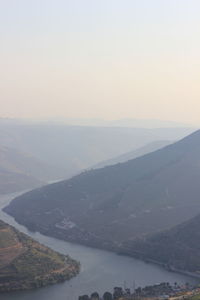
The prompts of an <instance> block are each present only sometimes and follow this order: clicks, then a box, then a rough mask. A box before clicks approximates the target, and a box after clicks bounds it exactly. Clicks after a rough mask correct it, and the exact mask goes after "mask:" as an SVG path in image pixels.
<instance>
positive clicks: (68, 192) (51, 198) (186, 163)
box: [5, 130, 200, 250]
mask: <svg viewBox="0 0 200 300" xmlns="http://www.w3.org/2000/svg"><path fill="white" fill-rule="evenodd" d="M199 178H200V130H199V131H196V132H194V133H193V134H191V135H189V136H187V137H186V138H184V139H182V140H180V141H178V142H176V143H174V144H172V145H169V146H166V147H165V148H162V149H160V150H157V151H155V152H152V153H149V154H147V155H144V156H142V157H139V158H136V159H133V160H130V161H128V162H125V163H121V164H117V165H113V166H109V167H105V168H102V169H96V170H91V171H86V172H83V173H82V174H80V175H78V176H75V177H73V178H71V179H69V180H66V181H62V182H59V183H55V184H52V185H49V186H45V187H43V188H40V189H37V190H34V191H31V192H29V193H26V194H24V195H22V196H20V197H18V198H16V199H14V201H12V202H11V204H10V205H9V206H8V207H7V208H5V211H6V212H7V213H9V214H11V215H12V216H14V217H15V219H16V220H17V221H18V222H19V223H22V224H24V225H26V226H27V227H28V228H29V229H31V230H37V231H40V232H42V233H44V234H48V235H51V236H56V237H58V238H62V239H66V240H69V241H74V242H79V243H82V244H87V245H90V246H95V247H101V248H107V249H111V250H118V249H120V247H121V245H123V243H124V242H125V241H126V240H129V239H134V238H137V237H141V236H142V235H146V234H151V233H154V232H156V231H158V230H162V229H166V228H169V227H171V226H175V225H178V224H180V223H182V222H184V221H186V220H189V219H190V218H192V217H194V216H195V215H197V214H198V213H200V202H199V195H200V185H199Z"/></svg>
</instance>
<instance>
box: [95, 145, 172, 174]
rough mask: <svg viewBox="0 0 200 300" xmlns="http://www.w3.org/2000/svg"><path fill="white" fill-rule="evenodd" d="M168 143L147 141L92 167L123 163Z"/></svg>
mask: <svg viewBox="0 0 200 300" xmlns="http://www.w3.org/2000/svg"><path fill="white" fill-rule="evenodd" d="M169 144H171V143H170V142H169V141H155V142H152V143H149V144H147V145H145V146H143V147H141V148H139V149H136V150H133V151H130V152H128V153H124V154H122V155H119V156H117V157H114V158H111V159H108V160H105V161H103V162H100V163H98V164H97V165H95V166H93V168H94V169H96V168H103V167H105V166H111V165H115V164H118V163H123V162H126V161H128V160H131V159H134V158H137V157H139V156H143V155H145V154H147V153H150V152H154V151H156V150H158V149H161V148H164V147H165V146H167V145H169Z"/></svg>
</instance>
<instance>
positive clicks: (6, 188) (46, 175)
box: [0, 146, 64, 194]
mask: <svg viewBox="0 0 200 300" xmlns="http://www.w3.org/2000/svg"><path fill="white" fill-rule="evenodd" d="M63 173H64V171H63V170H62V169H59V168H56V167H51V166H49V165H48V164H46V163H44V162H42V161H40V160H39V159H36V158H35V157H33V156H32V155H30V154H28V153H24V152H21V151H19V150H16V149H12V148H9V147H5V146H0V194H5V193H12V192H18V191H21V190H25V189H31V188H32V189H33V188H36V187H38V186H41V185H44V184H45V183H47V182H48V181H50V180H55V179H58V178H62V175H61V174H63Z"/></svg>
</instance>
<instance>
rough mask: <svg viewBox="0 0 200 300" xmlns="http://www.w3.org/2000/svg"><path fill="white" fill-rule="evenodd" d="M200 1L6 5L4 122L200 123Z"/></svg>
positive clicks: (0, 78) (1, 69) (0, 96)
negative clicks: (8, 119) (54, 119)
mask: <svg viewBox="0 0 200 300" xmlns="http://www.w3.org/2000/svg"><path fill="white" fill-rule="evenodd" d="M199 16H200V1H199V0H0V107H1V109H0V116H1V117H15V118H16V117H17V118H19V117H23V118H48V117H70V118H104V119H119V118H138V119H140V118H141V119H145V118H147V119H153V118H154V119H161V120H162V119H163V120H173V121H179V122H187V123H192V124H199V125H200V17H199Z"/></svg>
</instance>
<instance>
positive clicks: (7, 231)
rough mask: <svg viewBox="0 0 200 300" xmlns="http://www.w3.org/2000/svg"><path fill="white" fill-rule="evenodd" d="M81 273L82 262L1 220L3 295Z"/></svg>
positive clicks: (0, 273)
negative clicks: (46, 245)
mask: <svg viewBox="0 0 200 300" xmlns="http://www.w3.org/2000/svg"><path fill="white" fill-rule="evenodd" d="M78 272H79V263H78V262H76V261H74V260H73V259H71V258H70V257H69V256H64V255H61V254H59V253H57V252H55V251H53V250H51V249H49V248H47V247H45V246H43V245H41V244H39V243H37V242H36V241H34V240H32V239H31V238H29V237H28V236H26V235H25V234H23V233H20V232H19V231H17V230H16V229H15V228H13V227H11V226H10V225H8V224H6V223H4V222H2V221H0V292H8V291H13V290H24V289H31V288H36V287H41V286H45V285H47V284H53V283H56V282H62V281H64V280H67V279H70V278H71V277H73V276H75V275H76V274H77V273H78Z"/></svg>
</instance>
